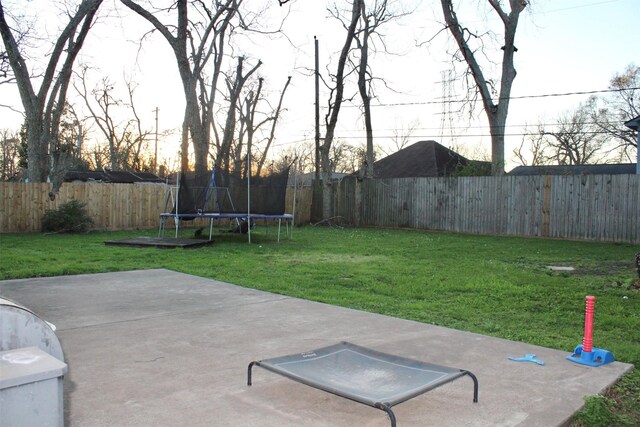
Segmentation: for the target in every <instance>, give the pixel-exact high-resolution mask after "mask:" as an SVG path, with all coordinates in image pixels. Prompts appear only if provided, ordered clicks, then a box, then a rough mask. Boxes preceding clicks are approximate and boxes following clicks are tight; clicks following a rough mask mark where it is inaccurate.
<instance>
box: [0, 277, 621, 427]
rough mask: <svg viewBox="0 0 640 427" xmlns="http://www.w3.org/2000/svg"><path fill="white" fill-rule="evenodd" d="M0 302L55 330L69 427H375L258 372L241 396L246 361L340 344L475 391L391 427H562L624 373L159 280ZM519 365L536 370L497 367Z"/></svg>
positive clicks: (441, 399) (248, 293) (33, 289)
mask: <svg viewBox="0 0 640 427" xmlns="http://www.w3.org/2000/svg"><path fill="white" fill-rule="evenodd" d="M0 296H2V297H5V298H8V299H11V300H14V301H16V302H18V303H19V304H22V305H23V306H25V307H27V308H29V309H30V310H32V311H34V312H35V313H37V314H38V315H39V316H40V317H42V318H43V319H45V320H47V321H49V322H52V323H54V324H55V325H56V326H57V328H58V329H57V335H58V337H59V338H60V341H61V342H62V346H63V349H64V352H65V357H66V362H67V363H68V365H69V373H68V375H67V376H66V377H65V405H66V406H65V415H66V421H67V424H68V425H70V426H183V425H189V426H247V427H248V426H252V427H253V426H274V427H275V426H277V427H283V426H369V427H377V426H388V425H389V419H388V417H387V415H386V414H385V413H384V412H383V411H380V410H377V409H374V408H371V407H368V406H365V405H361V404H358V403H355V402H352V401H349V400H346V399H342V398H339V397H337V396H334V395H331V394H328V393H324V392H322V391H319V390H315V389H313V388H310V387H307V386H305V385H302V384H299V383H296V382H294V381H291V380H288V379H285V378H282V377H280V376H277V375H275V374H273V373H271V372H268V371H266V370H263V369H260V368H254V370H253V386H251V387H248V386H247V385H246V370H247V365H248V363H249V362H251V361H252V360H259V359H266V358H271V357H276V356H282V355H285V354H290V353H298V352H302V351H306V350H312V349H315V348H318V347H323V346H326V345H330V344H334V343H336V342H339V341H349V342H352V343H354V344H358V345H362V346H366V347H370V348H372V349H375V350H379V351H383V352H387V353H394V354H398V355H401V356H405V357H409V358H413V359H418V360H423V361H427V362H432V363H437V364H441V365H446V366H451V367H457V368H462V369H467V370H470V371H471V372H473V373H474V374H475V375H476V376H477V377H478V380H479V383H480V394H479V402H478V403H476V404H474V403H472V382H471V379H469V378H467V377H465V378H461V379H459V380H457V381H454V382H452V383H449V384H446V385H445V386H442V387H440V388H438V389H436V390H433V391H431V392H428V393H426V394H424V395H421V396H418V397H416V398H414V399H412V400H410V401H408V402H405V403H402V404H400V405H397V406H395V407H394V412H395V414H396V416H397V418H398V426H402V427H404V426H424V425H438V426H554V425H562V424H563V423H565V422H566V421H567V420H568V419H569V418H570V417H571V415H572V414H573V413H574V412H575V411H576V410H578V409H579V408H580V407H581V406H582V405H583V403H584V397H585V396H588V395H595V394H598V393H600V392H602V391H603V390H605V389H606V388H607V387H608V386H610V385H611V384H612V383H614V382H615V381H616V379H617V378H619V377H620V376H621V375H622V374H624V373H625V372H627V371H628V370H630V369H632V366H631V365H629V364H625V363H620V362H614V363H612V364H608V365H605V366H601V367H597V368H590V367H586V366H582V365H576V364H574V363H571V362H569V361H567V360H566V356H567V355H568V354H569V351H570V350H569V349H568V350H567V351H558V350H552V349H548V348H543V347H537V346H533V345H528V344H523V343H518V342H512V341H507V340H503V339H498V338H491V337H486V336H482V335H478V334H473V333H468V332H463V331H457V330H452V329H446V328H441V327H437V326H432V325H428V324H423V323H418V322H413V321H408V320H401V319H396V318H392V317H388V316H383V315H378V314H371V313H365V312H361V311H357V310H350V309H346V308H341V307H335V306H330V305H326V304H320V303H315V302H310V301H304V300H300V299H296V298H290V297H286V296H282V295H276V294H270V293H266V292H261V291H256V290H252V289H247V288H242V287H239V286H235V285H231V284H228V283H223V282H219V281H215V280H210V279H204V278H200V277H196V276H191V275H187V274H182V273H176V272H173V271H169V270H146V271H130V272H119V273H105V274H90V275H78V276H64V277H51V278H34V279H23V280H8V281H2V282H0ZM577 339H579V337H577ZM528 353H534V354H536V355H537V358H538V359H540V360H543V361H544V362H545V365H544V366H539V365H536V364H533V363H527V362H513V361H509V360H508V359H507V357H508V356H522V355H525V354H528Z"/></svg>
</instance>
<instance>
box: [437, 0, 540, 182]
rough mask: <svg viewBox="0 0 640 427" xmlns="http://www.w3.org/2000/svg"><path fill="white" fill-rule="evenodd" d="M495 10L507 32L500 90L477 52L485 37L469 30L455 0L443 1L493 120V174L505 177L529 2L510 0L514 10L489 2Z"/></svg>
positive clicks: (450, 27)
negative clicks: (521, 30) (520, 35)
mask: <svg viewBox="0 0 640 427" xmlns="http://www.w3.org/2000/svg"><path fill="white" fill-rule="evenodd" d="M487 2H488V3H489V5H490V6H491V8H493V10H494V11H495V13H496V14H497V15H498V17H499V18H500V21H501V22H502V24H503V30H504V42H503V43H504V44H503V45H502V47H501V49H502V73H501V77H500V86H499V90H498V89H497V88H496V87H495V85H494V83H493V81H492V80H490V79H489V78H487V76H485V72H484V70H483V67H482V66H481V65H480V62H479V58H480V56H481V55H484V54H485V52H484V51H483V49H482V47H480V48H478V49H475V48H474V47H473V46H472V41H477V40H479V39H481V37H482V36H480V35H478V34H474V33H473V32H471V31H470V30H469V29H468V28H467V27H465V26H463V25H462V24H461V22H460V21H459V19H458V16H457V14H456V8H455V7H454V5H453V0H441V4H442V12H443V14H444V19H445V23H446V26H447V29H448V30H449V32H450V33H451V35H452V36H453V38H454V39H455V41H456V44H457V45H458V49H459V53H460V54H461V55H462V60H464V62H465V63H466V65H467V67H468V72H469V73H470V74H471V76H472V77H473V80H474V81H475V87H476V90H477V91H478V92H479V94H480V97H481V99H482V104H483V106H484V112H485V114H486V116H487V120H488V121H489V127H490V133H491V161H492V168H491V169H492V174H493V175H502V174H504V131H505V124H506V121H507V114H508V111H509V101H510V97H511V88H512V86H513V81H514V79H515V77H516V69H515V67H514V66H513V62H514V53H515V52H516V51H517V49H516V47H515V45H514V42H515V36H516V30H517V28H518V19H519V17H520V14H521V13H522V11H524V9H525V7H526V6H527V5H528V0H509V1H508V3H509V8H510V10H506V9H505V7H504V5H503V3H504V2H503V1H501V0H487ZM494 92H497V93H498V99H497V101H494V98H493V93H494Z"/></svg>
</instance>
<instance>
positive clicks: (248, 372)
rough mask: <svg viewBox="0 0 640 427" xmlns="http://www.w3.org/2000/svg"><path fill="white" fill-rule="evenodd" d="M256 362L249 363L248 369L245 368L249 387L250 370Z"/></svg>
mask: <svg viewBox="0 0 640 427" xmlns="http://www.w3.org/2000/svg"><path fill="white" fill-rule="evenodd" d="M256 363H257V362H251V363H249V367H248V368H247V385H249V386H250V385H251V368H253V365H255V364H256Z"/></svg>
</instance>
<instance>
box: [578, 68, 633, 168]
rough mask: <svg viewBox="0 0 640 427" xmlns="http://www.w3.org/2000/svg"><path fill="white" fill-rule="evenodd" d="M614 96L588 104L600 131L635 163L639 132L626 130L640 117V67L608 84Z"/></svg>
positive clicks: (627, 70) (594, 100)
mask: <svg viewBox="0 0 640 427" xmlns="http://www.w3.org/2000/svg"><path fill="white" fill-rule="evenodd" d="M609 89H611V90H612V91H613V92H611V93H610V94H608V95H607V96H603V97H595V96H594V97H592V98H590V100H589V108H590V109H591V118H592V120H593V121H594V122H595V123H596V124H597V127H598V129H599V130H600V131H601V132H603V133H604V134H605V135H607V136H609V137H610V138H611V139H612V140H613V141H615V142H616V143H617V146H618V149H619V150H620V151H621V154H622V156H623V157H625V158H626V159H627V161H631V162H633V161H635V157H636V156H635V153H636V150H637V145H638V142H637V141H638V139H637V136H636V135H637V132H635V131H633V130H631V129H629V128H628V127H626V126H624V123H625V122H626V121H629V120H631V119H633V118H635V117H638V116H640V66H636V65H633V64H631V65H628V66H627V68H626V69H625V70H624V72H622V73H621V74H616V75H615V76H614V77H613V78H612V79H611V81H610V82H609Z"/></svg>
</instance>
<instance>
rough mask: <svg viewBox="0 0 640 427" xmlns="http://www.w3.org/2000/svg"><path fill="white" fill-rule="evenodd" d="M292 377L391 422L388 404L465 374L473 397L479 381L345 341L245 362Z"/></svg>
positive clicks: (393, 421) (457, 371)
mask: <svg viewBox="0 0 640 427" xmlns="http://www.w3.org/2000/svg"><path fill="white" fill-rule="evenodd" d="M254 365H255V366H260V367H262V368H264V369H267V370H269V371H271V372H274V373H276V374H279V375H282V376H285V377H287V378H290V379H292V380H294V381H298V382H300V383H303V384H306V385H308V386H311V387H314V388H317V389H319V390H323V391H326V392H328V393H332V394H335V395H337V396H340V397H344V398H346V399H350V400H353V401H356V402H360V403H363V404H365V405H368V406H372V407H374V408H377V409H381V410H383V411H385V412H386V413H387V414H388V415H389V419H390V420H391V426H392V427H395V426H396V417H395V414H394V413H393V411H392V410H391V407H392V406H395V405H397V404H399V403H402V402H405V401H407V400H409V399H411V398H414V397H416V396H419V395H421V394H423V393H426V392H427V391H430V390H433V389H434V388H437V387H439V386H441V385H443V384H446V383H449V382H451V381H454V380H456V379H458V378H460V377H462V376H465V375H468V376H469V377H470V378H471V379H472V380H473V402H474V403H476V402H477V401H478V380H477V378H476V376H475V375H473V374H472V373H471V372H469V371H467V370H464V369H456V368H450V367H447V366H441V365H435V364H432V363H427V362H420V361H417V360H412V359H408V358H405V357H401V356H396V355H392V354H387V353H381V352H379V351H375V350H371V349H368V348H366V347H360V346H357V345H355V344H351V343H348V342H341V343H339V344H334V345H330V346H328V347H323V348H319V349H317V350H312V351H307V352H304V353H298V354H292V355H289V356H282V357H276V358H273V359H266V360H260V361H254V362H251V363H249V367H248V369H247V385H249V386H250V385H251V370H252V368H253V366H254Z"/></svg>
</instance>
